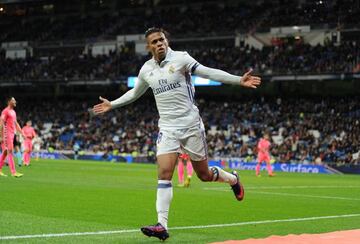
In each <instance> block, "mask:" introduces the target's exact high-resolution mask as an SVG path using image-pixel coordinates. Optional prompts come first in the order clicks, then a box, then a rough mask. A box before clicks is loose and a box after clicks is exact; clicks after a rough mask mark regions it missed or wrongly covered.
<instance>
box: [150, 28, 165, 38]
mask: <svg viewBox="0 0 360 244" xmlns="http://www.w3.org/2000/svg"><path fill="white" fill-rule="evenodd" d="M156 32H162V33H164V35H165V37H166V38H167V37H168V36H169V33H168V32H167V31H166V30H164V29H163V28H160V27H151V28H149V29H147V30H146V31H145V38H147V37H148V36H150V35H151V34H152V33H156Z"/></svg>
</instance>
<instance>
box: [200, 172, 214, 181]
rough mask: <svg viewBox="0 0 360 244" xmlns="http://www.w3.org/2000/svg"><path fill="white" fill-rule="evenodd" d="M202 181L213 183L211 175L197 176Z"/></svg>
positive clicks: (201, 174)
mask: <svg viewBox="0 0 360 244" xmlns="http://www.w3.org/2000/svg"><path fill="white" fill-rule="evenodd" d="M197 176H198V177H199V179H200V180H201V181H204V182H206V181H212V177H211V175H210V174H209V173H200V174H198V175H197Z"/></svg>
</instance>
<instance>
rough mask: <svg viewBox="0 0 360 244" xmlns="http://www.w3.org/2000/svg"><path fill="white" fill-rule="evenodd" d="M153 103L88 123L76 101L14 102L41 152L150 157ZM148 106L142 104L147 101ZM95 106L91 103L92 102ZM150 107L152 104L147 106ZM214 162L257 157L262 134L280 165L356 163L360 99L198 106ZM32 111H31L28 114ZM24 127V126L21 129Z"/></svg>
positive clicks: (84, 106)
mask: <svg viewBox="0 0 360 244" xmlns="http://www.w3.org/2000/svg"><path fill="white" fill-rule="evenodd" d="M152 99H153V98H149V97H144V98H141V99H140V101H138V102H136V103H134V104H131V105H128V106H126V107H123V108H121V109H118V110H115V111H111V112H110V113H108V114H106V115H104V116H101V117H95V118H92V119H90V118H89V115H88V113H87V108H88V107H89V106H92V105H93V104H88V103H85V102H79V101H66V102H51V103H50V102H42V103H41V104H33V103H32V102H27V103H26V104H25V103H24V104H22V103H19V106H18V107H17V113H18V119H19V120H20V121H26V120H27V119H32V120H33V122H34V124H35V127H36V130H37V132H38V134H39V135H40V136H41V138H42V140H43V142H44V144H43V148H44V149H49V148H52V149H55V150H72V149H73V147H74V145H75V144H77V145H79V147H80V149H81V150H84V151H92V152H95V153H97V152H98V153H100V152H101V153H113V152H116V153H128V154H132V153H134V152H136V153H137V154H142V155H148V154H150V153H152V154H154V152H155V151H156V139H157V133H158V128H157V120H158V113H157V111H156V107H155V103H154V102H153V101H152ZM144 100H146V101H144ZM94 103H95V102H94ZM149 104H153V105H150V106H149ZM198 107H199V109H200V112H201V115H202V118H203V121H204V124H205V127H206V130H207V142H208V149H209V156H210V157H211V158H225V157H226V158H229V157H241V158H243V159H245V160H247V161H252V160H254V159H255V158H256V153H257V151H256V150H257V149H256V143H257V142H258V140H259V138H260V137H261V136H262V134H263V133H264V132H269V133H270V134H271V137H272V147H271V155H272V157H273V160H276V161H279V162H301V163H305V164H314V163H316V164H321V163H334V162H335V163H347V164H359V163H360V155H359V154H360V136H359V135H360V125H359V123H360V98H359V97H352V98H350V97H349V98H340V99H339V98H324V99H321V98H308V99H295V98H286V99H285V98H259V99H256V98H251V99H247V100H239V101H232V102H227V101H224V100H220V101H214V100H211V99H210V100H209V99H206V98H201V99H198ZM28 111H31V112H28ZM22 123H23V122H22Z"/></svg>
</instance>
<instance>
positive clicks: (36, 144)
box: [33, 136, 43, 161]
mask: <svg viewBox="0 0 360 244" xmlns="http://www.w3.org/2000/svg"><path fill="white" fill-rule="evenodd" d="M42 143H43V141H42V139H41V137H40V136H36V137H35V138H34V140H33V146H34V153H35V161H39V157H40V148H41V144H42Z"/></svg>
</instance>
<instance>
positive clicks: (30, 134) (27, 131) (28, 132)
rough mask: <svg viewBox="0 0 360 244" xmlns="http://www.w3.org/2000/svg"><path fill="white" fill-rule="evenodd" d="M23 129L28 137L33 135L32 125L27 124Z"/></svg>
mask: <svg viewBox="0 0 360 244" xmlns="http://www.w3.org/2000/svg"><path fill="white" fill-rule="evenodd" d="M22 130H23V132H24V134H25V136H26V137H33V128H32V127H29V126H25V127H24V128H23V129H22Z"/></svg>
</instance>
